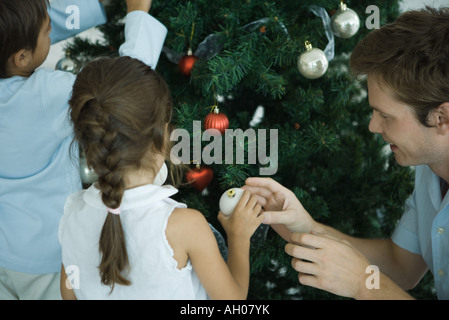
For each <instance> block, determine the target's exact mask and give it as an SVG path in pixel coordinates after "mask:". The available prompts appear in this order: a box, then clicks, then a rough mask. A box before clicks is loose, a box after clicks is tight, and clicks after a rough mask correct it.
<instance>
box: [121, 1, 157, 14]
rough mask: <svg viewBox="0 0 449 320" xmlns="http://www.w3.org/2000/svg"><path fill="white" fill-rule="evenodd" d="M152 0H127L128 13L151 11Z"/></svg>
mask: <svg viewBox="0 0 449 320" xmlns="http://www.w3.org/2000/svg"><path fill="white" fill-rule="evenodd" d="M151 2H152V0H126V6H127V8H128V13H130V12H132V11H139V10H140V11H145V12H148V11H150V8H151Z"/></svg>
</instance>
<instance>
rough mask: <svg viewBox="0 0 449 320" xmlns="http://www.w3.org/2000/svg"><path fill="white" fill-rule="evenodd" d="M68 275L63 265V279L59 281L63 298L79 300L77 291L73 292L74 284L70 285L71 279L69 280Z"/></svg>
mask: <svg viewBox="0 0 449 320" xmlns="http://www.w3.org/2000/svg"><path fill="white" fill-rule="evenodd" d="M67 280H68V277H67V274H66V273H65V268H64V265H61V281H60V283H59V287H60V290H61V296H62V299H63V300H77V299H76V295H75V292H73V289H72V286H71V285H70V281H67Z"/></svg>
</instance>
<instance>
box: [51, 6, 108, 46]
mask: <svg viewBox="0 0 449 320" xmlns="http://www.w3.org/2000/svg"><path fill="white" fill-rule="evenodd" d="M78 10H79V11H78ZM48 14H49V16H50V19H51V26H52V31H51V33H50V38H51V43H56V42H59V41H61V40H65V39H67V38H70V37H72V36H74V35H76V34H78V33H81V32H83V31H85V30H87V29H90V28H92V27H95V26H98V25H101V24H104V23H106V20H107V19H106V14H105V12H104V8H103V5H102V4H101V3H100V2H99V1H97V0H77V1H73V0H55V1H52V2H51V3H50V6H49V8H48ZM78 22H79V24H78Z"/></svg>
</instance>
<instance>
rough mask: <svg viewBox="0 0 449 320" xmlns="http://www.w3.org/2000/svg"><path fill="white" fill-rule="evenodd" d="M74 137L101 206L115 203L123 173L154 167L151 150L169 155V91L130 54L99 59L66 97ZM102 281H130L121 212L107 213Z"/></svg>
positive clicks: (121, 190)
mask: <svg viewBox="0 0 449 320" xmlns="http://www.w3.org/2000/svg"><path fill="white" fill-rule="evenodd" d="M69 103H70V117H71V120H72V122H73V125H74V131H75V139H76V140H77V141H78V142H79V144H80V146H81V147H82V149H83V150H84V151H85V154H86V160H87V163H88V165H89V167H92V168H93V169H94V171H95V173H96V174H97V175H98V177H99V179H98V186H99V189H100V190H101V194H102V201H103V203H104V204H105V205H106V207H108V208H111V209H115V208H118V207H120V203H121V201H122V196H123V194H124V192H125V188H126V186H125V183H124V175H126V172H127V170H129V169H131V170H134V169H140V168H144V169H150V170H153V172H155V173H156V168H154V167H153V165H152V163H153V161H152V160H153V159H152V156H151V155H152V154H163V155H165V157H166V159H168V158H169V149H170V145H169V144H170V140H169V139H168V131H169V130H167V124H168V123H169V122H170V120H171V116H172V101H171V97H170V91H169V89H168V87H167V85H166V83H165V82H164V80H163V79H162V78H161V77H160V76H159V75H158V74H157V73H156V72H155V71H154V70H152V69H151V68H150V67H149V66H147V65H145V64H144V63H142V62H141V61H139V60H136V59H132V58H130V57H120V58H101V59H99V60H95V61H92V62H90V63H88V64H87V65H86V66H85V67H84V68H83V69H82V71H81V72H80V73H79V75H78V76H77V79H76V81H75V84H74V87H73V94H72V98H71V99H70V102H69ZM99 247H100V252H101V253H102V258H101V263H100V265H99V270H100V275H101V281H102V283H104V284H105V285H109V286H111V287H112V289H111V290H113V289H114V284H115V283H118V284H121V285H129V284H130V281H129V280H128V279H126V278H125V277H124V276H123V275H122V274H121V273H122V271H124V270H125V269H126V268H127V267H128V266H129V261H128V255H127V251H126V244H125V237H124V233H123V229H122V225H121V221H120V215H114V214H112V213H110V212H109V213H108V215H107V218H106V220H105V222H104V225H103V229H102V231H101V236H100V241H99Z"/></svg>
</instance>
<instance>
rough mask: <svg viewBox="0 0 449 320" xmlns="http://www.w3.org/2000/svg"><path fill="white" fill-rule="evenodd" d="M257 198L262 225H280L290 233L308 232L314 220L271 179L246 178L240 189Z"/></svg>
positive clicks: (284, 189)
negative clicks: (262, 215)
mask: <svg viewBox="0 0 449 320" xmlns="http://www.w3.org/2000/svg"><path fill="white" fill-rule="evenodd" d="M242 188H243V189H245V190H248V191H250V192H251V194H253V195H256V196H257V200H258V202H259V204H260V205H261V206H262V207H263V209H264V216H265V220H264V222H263V223H264V224H270V225H276V224H282V225H285V227H287V229H288V230H289V231H290V232H310V231H312V230H313V229H312V228H313V225H314V223H315V222H314V220H313V219H312V217H311V216H310V215H309V213H308V212H307V211H306V210H305V209H304V207H303V206H302V204H301V202H299V200H298V199H297V198H296V196H295V194H294V193H293V192H292V191H290V190H288V189H287V188H285V187H284V186H282V185H281V184H279V183H278V182H276V181H274V180H273V179H271V178H248V179H246V185H245V186H243V187H242Z"/></svg>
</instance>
